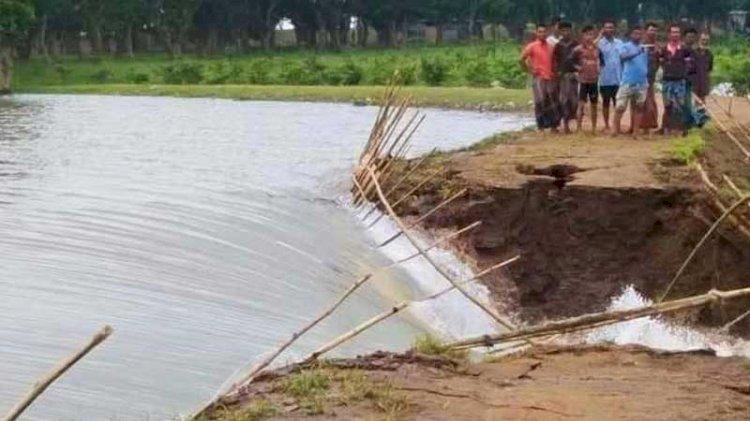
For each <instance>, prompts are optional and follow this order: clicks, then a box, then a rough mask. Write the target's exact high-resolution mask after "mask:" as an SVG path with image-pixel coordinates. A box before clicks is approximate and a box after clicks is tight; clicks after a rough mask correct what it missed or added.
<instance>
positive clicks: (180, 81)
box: [161, 61, 203, 85]
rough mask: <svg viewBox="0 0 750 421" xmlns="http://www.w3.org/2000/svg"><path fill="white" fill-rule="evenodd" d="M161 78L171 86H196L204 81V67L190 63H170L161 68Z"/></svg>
mask: <svg viewBox="0 0 750 421" xmlns="http://www.w3.org/2000/svg"><path fill="white" fill-rule="evenodd" d="M161 77H162V79H163V80H164V83H167V84H170V85H188V84H190V85H194V84H197V83H201V81H202V80H203V65H201V64H199V63H192V62H188V61H178V62H175V63H170V64H168V65H166V66H164V67H162V68H161Z"/></svg>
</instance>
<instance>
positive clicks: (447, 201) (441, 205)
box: [378, 189, 469, 247]
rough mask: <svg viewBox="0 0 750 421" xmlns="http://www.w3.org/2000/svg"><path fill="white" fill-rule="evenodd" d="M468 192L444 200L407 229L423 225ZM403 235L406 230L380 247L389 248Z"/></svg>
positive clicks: (466, 190)
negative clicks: (423, 222) (389, 245)
mask: <svg viewBox="0 0 750 421" xmlns="http://www.w3.org/2000/svg"><path fill="white" fill-rule="evenodd" d="M468 191H469V189H463V190H461V191H460V192H458V193H456V194H454V195H453V196H451V197H449V198H447V199H445V200H444V201H443V202H442V203H440V204H439V205H437V206H435V207H434V208H432V210H430V211H429V212H427V213H425V214H424V215H422V216H420V217H419V219H417V220H416V221H414V222H413V223H411V224H410V225H409V226H408V227H406V228H407V229H412V228H414V227H415V226H417V225H419V224H420V223H421V222H422V221H424V220H426V219H427V218H429V217H430V216H432V215H434V214H435V212H437V211H439V210H440V209H442V208H444V207H446V206H448V205H449V204H450V203H451V202H453V201H454V200H456V199H458V198H459V197H461V196H463V195H465V194H466V192H468ZM384 197H385V196H384ZM402 235H404V230H400V231H399V232H397V233H396V234H393V235H392V236H391V237H390V238H389V239H387V240H385V241H384V242H383V243H382V244H380V245H379V246H378V247H385V246H387V245H388V244H390V243H391V242H393V241H394V240H396V239H397V238H399V237H401V236H402Z"/></svg>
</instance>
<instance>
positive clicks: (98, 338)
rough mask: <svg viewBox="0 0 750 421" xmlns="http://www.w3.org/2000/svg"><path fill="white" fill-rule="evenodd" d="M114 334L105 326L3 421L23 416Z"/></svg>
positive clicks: (33, 389)
mask: <svg viewBox="0 0 750 421" xmlns="http://www.w3.org/2000/svg"><path fill="white" fill-rule="evenodd" d="M112 332H113V329H112V328H111V327H110V326H104V327H103V328H102V329H101V330H99V331H98V332H97V333H95V334H94V336H92V337H91V339H89V341H88V342H86V343H85V344H84V345H83V346H82V347H81V348H80V349H78V350H77V351H75V352H74V353H73V354H72V355H70V356H69V357H67V358H65V359H64V360H62V361H60V363H59V364H58V365H57V366H56V367H55V368H53V369H52V371H50V372H49V373H47V374H45V375H44V377H42V378H41V379H39V380H38V381H37V382H36V383H34V385H33V386H32V387H31V389H30V390H29V391H28V392H27V393H26V395H24V396H23V398H22V399H21V400H20V401H18V403H17V404H15V405H14V406H13V408H11V409H10V411H8V413H7V414H5V416H4V417H3V421H14V420H16V419H18V417H20V416H21V414H23V412H24V411H26V409H28V408H29V406H31V404H32V403H34V401H35V400H36V399H37V398H38V397H39V396H40V395H41V394H42V393H44V391H45V390H47V388H48V387H49V386H50V385H51V384H52V383H54V382H55V380H57V379H58V378H60V376H62V375H63V374H65V372H66V371H68V370H69V369H70V368H71V367H73V366H74V365H75V364H76V363H77V362H78V361H80V360H81V359H82V358H83V357H85V356H86V354H88V353H89V352H91V351H92V350H93V349H94V348H96V347H97V346H98V345H99V344H101V343H102V342H104V341H105V340H106V339H107V338H108V337H109V336H110V335H111V334H112Z"/></svg>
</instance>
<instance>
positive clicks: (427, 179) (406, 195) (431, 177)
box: [367, 170, 441, 229]
mask: <svg viewBox="0 0 750 421" xmlns="http://www.w3.org/2000/svg"><path fill="white" fill-rule="evenodd" d="M440 173H441V171H440V170H437V171H435V172H433V173H432V174H429V175H427V176H426V177H425V178H424V179H422V181H420V182H419V183H417V185H416V186H414V187H412V188H411V190H409V191H408V192H406V193H404V195H403V196H401V197H400V198H399V199H398V200H396V201H395V202H393V204H392V205H391V206H393V207H396V206H398V205H400V204H401V203H402V202H403V201H404V200H406V199H408V198H409V197H411V195H413V194H414V193H416V192H417V191H419V189H421V188H422V187H424V186H425V185H426V184H427V183H429V182H430V181H432V180H434V179H435V178H436V177H437V176H438V175H440ZM375 208H377V205H376V206H375ZM384 216H385V213H382V214H380V215H378V217H377V218H375V220H374V221H372V222H371V223H370V225H368V226H367V229H370V228H372V227H374V226H375V225H376V224H377V223H378V222H380V220H381V219H383V217H384Z"/></svg>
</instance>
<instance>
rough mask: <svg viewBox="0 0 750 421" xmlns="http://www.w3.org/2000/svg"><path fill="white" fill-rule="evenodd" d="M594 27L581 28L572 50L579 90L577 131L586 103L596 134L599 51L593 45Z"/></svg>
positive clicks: (593, 130)
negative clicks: (579, 42) (589, 106)
mask: <svg viewBox="0 0 750 421" xmlns="http://www.w3.org/2000/svg"><path fill="white" fill-rule="evenodd" d="M594 37H595V36H594V27H593V26H590V25H589V26H587V27H585V28H583V34H582V37H581V44H580V45H579V46H577V47H576V48H575V50H573V56H574V61H575V64H576V67H577V70H578V81H579V83H580V89H579V92H578V100H579V105H578V130H579V131H580V130H581V126H582V125H583V116H584V112H585V111H586V102H590V103H591V128H592V133H596V123H597V118H598V116H597V108H598V107H597V105H598V102H599V69H600V62H599V49H598V48H596V45H595V44H594Z"/></svg>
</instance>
